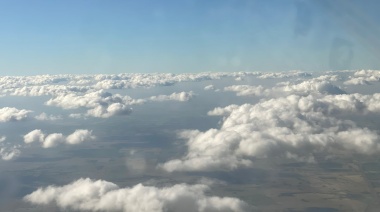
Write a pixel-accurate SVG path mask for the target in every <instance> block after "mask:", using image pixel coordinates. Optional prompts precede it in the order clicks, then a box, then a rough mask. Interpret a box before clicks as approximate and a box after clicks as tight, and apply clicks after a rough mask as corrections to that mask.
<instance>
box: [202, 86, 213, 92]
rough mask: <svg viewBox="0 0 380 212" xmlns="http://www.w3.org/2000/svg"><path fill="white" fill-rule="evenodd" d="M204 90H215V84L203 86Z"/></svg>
mask: <svg viewBox="0 0 380 212" xmlns="http://www.w3.org/2000/svg"><path fill="white" fill-rule="evenodd" d="M204 90H205V91H209V90H215V86H214V85H207V86H205V87H204Z"/></svg>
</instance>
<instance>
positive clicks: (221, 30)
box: [0, 0, 380, 75]
mask: <svg viewBox="0 0 380 212" xmlns="http://www.w3.org/2000/svg"><path fill="white" fill-rule="evenodd" d="M378 6H380V5H379V3H377V1H375V0H371V1H370V0H368V1H353V0H336V1H329V0H319V1H317V0H315V1H313V0H309V1H308V0H271V1H265V0H248V1H238V0H207V1H205V0H181V1H179V0H162V1H158V0H139V1H137V0H130V1H127V0H124V1H112V0H111V1H105V0H65V1H59V0H49V1H47V0H23V1H21V0H14V1H10V0H1V1H0V14H1V18H0V30H1V33H0V74H1V75H24V74H28V75H31V74H59V73H120V72H173V73H181V72H202V71H287V70H294V69H297V70H305V71H318V70H336V69H359V68H364V69H378V68H379V66H380V62H379V60H378V58H379V57H378V56H380V51H379V50H378V49H379V47H380V45H379V44H380V42H379V41H378V39H377V38H378V37H379V35H380V28H379V24H377V23H378V21H379V19H380V18H379V15H377V11H376V8H378Z"/></svg>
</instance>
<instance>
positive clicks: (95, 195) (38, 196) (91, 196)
mask: <svg viewBox="0 0 380 212" xmlns="http://www.w3.org/2000/svg"><path fill="white" fill-rule="evenodd" d="M207 189H208V186H206V185H187V184H177V185H174V186H171V187H164V188H157V187H152V186H144V185H142V184H137V185H135V186H133V187H130V188H119V187H118V186H117V185H115V184H113V183H111V182H107V181H104V180H96V181H94V180H91V179H88V178H86V179H79V180H77V181H74V182H72V183H70V184H68V185H65V186H48V187H46V188H39V189H38V190H36V191H34V192H33V193H31V194H29V195H27V196H25V197H24V200H25V201H27V202H30V203H32V204H38V205H47V204H52V203H53V204H56V205H57V206H58V207H60V208H62V209H64V210H67V209H71V210H76V211H125V212H136V211H139V212H164V211H173V212H174V211H184V212H186V211H188V212H190V211H191V212H193V211H200V212H206V211H215V212H216V211H224V212H227V211H234V212H239V211H245V209H246V207H247V205H246V204H245V203H244V202H243V201H241V200H239V199H236V198H230V197H216V196H206V194H205V192H206V190H207Z"/></svg>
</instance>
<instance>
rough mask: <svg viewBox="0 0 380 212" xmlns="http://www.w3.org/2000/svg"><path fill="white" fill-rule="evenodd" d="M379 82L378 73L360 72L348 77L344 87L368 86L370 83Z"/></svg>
mask: <svg viewBox="0 0 380 212" xmlns="http://www.w3.org/2000/svg"><path fill="white" fill-rule="evenodd" d="M379 81H380V71H376V70H360V71H356V72H355V73H354V76H349V79H348V80H347V81H345V82H344V84H346V85H368V84H370V83H371V82H379Z"/></svg>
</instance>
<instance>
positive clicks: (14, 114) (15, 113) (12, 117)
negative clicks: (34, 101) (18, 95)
mask: <svg viewBox="0 0 380 212" xmlns="http://www.w3.org/2000/svg"><path fill="white" fill-rule="evenodd" d="M31 112H32V111H30V110H24V109H22V110H19V109H17V108H14V107H3V108H0V122H8V121H20V120H24V119H26V118H28V115H29V114H30V113H31Z"/></svg>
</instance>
